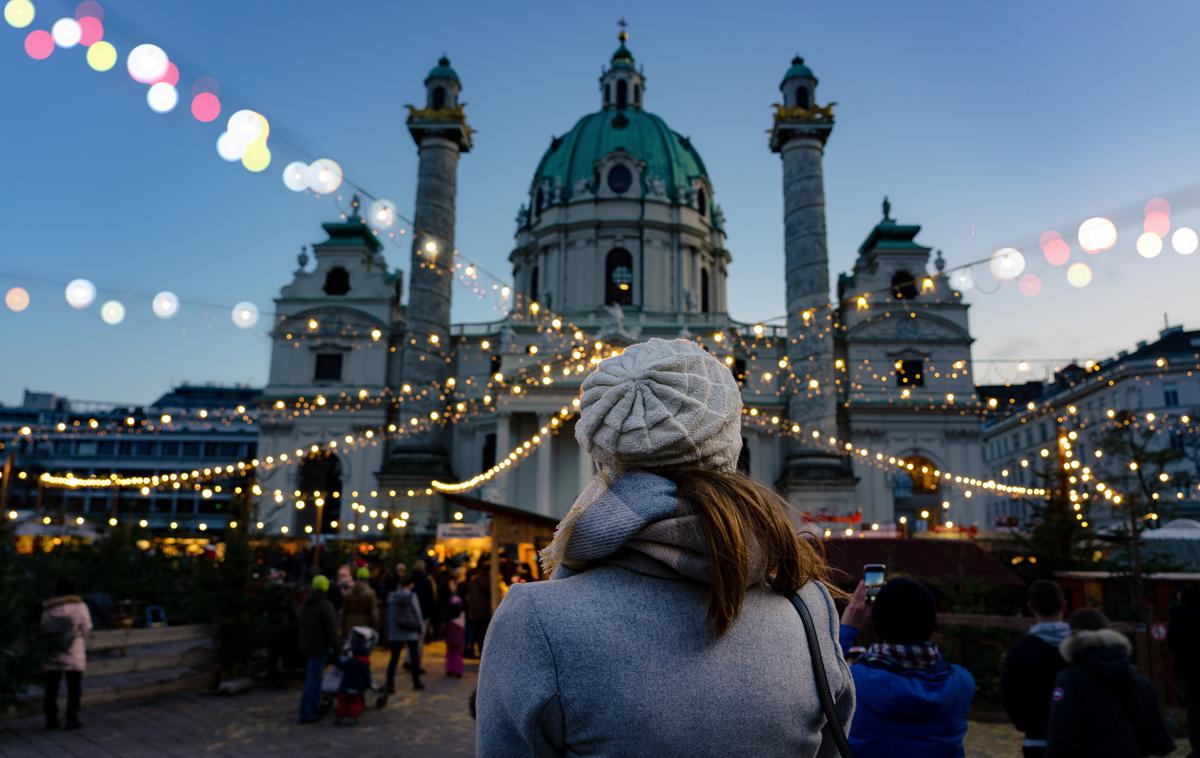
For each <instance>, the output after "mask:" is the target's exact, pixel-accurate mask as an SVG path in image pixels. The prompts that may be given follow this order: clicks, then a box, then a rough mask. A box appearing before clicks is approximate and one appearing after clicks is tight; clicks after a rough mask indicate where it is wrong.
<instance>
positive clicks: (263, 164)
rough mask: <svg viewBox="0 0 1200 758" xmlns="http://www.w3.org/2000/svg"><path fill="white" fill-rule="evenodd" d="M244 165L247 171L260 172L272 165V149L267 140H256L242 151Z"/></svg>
mask: <svg viewBox="0 0 1200 758" xmlns="http://www.w3.org/2000/svg"><path fill="white" fill-rule="evenodd" d="M242 165H243V166H245V167H246V170H247V171H253V172H254V173H256V174H257V173H258V172H259V171H264V170H266V168H267V166H270V165H271V149H270V148H269V147H267V143H266V142H255V143H254V144H252V145H250V146H249V147H247V148H246V152H244V153H242Z"/></svg>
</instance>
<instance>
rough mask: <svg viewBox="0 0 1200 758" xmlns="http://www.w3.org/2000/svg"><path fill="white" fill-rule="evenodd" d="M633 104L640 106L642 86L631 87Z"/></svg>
mask: <svg viewBox="0 0 1200 758" xmlns="http://www.w3.org/2000/svg"><path fill="white" fill-rule="evenodd" d="M633 104H634V105H641V104H642V86H641V85H640V84H635V85H633Z"/></svg>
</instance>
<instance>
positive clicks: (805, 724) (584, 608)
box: [476, 551, 854, 758]
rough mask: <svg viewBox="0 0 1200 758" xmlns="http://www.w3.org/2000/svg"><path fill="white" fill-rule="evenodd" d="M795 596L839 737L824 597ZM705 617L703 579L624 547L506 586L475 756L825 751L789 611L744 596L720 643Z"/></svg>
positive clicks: (761, 596)
mask: <svg viewBox="0 0 1200 758" xmlns="http://www.w3.org/2000/svg"><path fill="white" fill-rule="evenodd" d="M800 594H801V597H802V599H803V600H804V602H805V603H806V604H807V605H808V608H809V609H810V611H811V613H812V616H813V620H814V621H815V622H816V625H817V633H818V636H819V645H820V648H821V649H820V652H819V656H820V658H821V659H822V661H823V662H824V666H825V670H826V672H827V675H828V678H829V683H830V687H831V688H832V690H833V694H834V697H835V699H836V703H837V709H838V712H839V720H840V721H841V722H842V723H843V724H844V725H845V727H846V729H847V731H848V730H849V724H850V717H851V715H852V713H853V710H854V683H853V679H852V678H851V676H850V671H849V669H848V667H847V666H846V664H845V661H844V660H843V658H842V655H841V649H840V647H839V645H838V641H837V629H838V617H837V614H836V610H835V608H834V605H833V601H832V599H831V598H830V596H829V593H828V592H827V591H826V590H825V589H824V588H823V587H821V586H820V585H818V584H815V583H810V584H808V585H807V586H805V587H804V588H803V589H802V590H801V593H800ZM707 609H708V588H707V585H706V584H704V583H702V582H699V581H695V580H692V579H687V578H684V577H683V576H681V575H679V574H677V573H675V572H673V571H671V570H670V569H669V568H668V567H666V566H664V565H663V564H661V563H658V562H657V561H654V560H653V559H651V558H649V557H647V556H645V555H640V554H630V553H629V552H628V551H623V552H618V553H617V554H616V555H614V556H613V558H612V559H611V560H610V561H607V562H604V563H602V564H601V565H598V566H593V567H592V568H588V569H587V570H585V571H582V572H581V573H578V574H575V575H573V576H570V577H567V578H563V579H558V578H556V579H554V580H552V581H547V582H537V583H531V584H518V585H514V586H513V587H512V588H511V589H510V590H509V591H508V594H507V596H506V597H505V599H504V601H503V602H502V603H501V604H500V607H499V608H498V609H497V611H496V615H495V617H494V619H493V620H492V624H491V627H490V628H489V629H488V633H487V641H486V644H485V645H484V651H483V659H482V663H481V668H480V676H479V690H478V694H477V697H476V708H477V713H478V721H477V725H476V755H479V756H487V757H488V758H500V757H505V758H506V757H507V756H513V757H514V758H515V757H516V756H521V757H522V758H526V757H528V756H613V757H615V756H653V757H654V758H669V757H670V756H710V755H711V756H755V757H756V758H766V757H768V756H789V757H793V756H818V755H819V756H836V755H837V748H836V747H835V746H834V745H833V744H832V742H831V741H828V740H825V741H823V739H822V734H821V727H822V726H823V725H824V723H825V718H824V716H823V714H822V711H821V706H820V701H819V700H818V696H817V692H816V688H815V684H814V681H813V674H812V663H811V655H812V652H811V651H810V650H809V649H808V645H807V642H806V640H805V635H804V627H803V625H802V623H801V621H800V617H799V615H798V614H797V613H796V610H795V608H793V607H792V605H791V603H789V602H788V600H787V599H786V598H784V597H782V596H780V595H778V594H775V593H773V592H771V591H769V590H766V589H751V590H750V591H749V592H748V594H747V595H746V601H745V605H744V606H743V608H742V612H741V615H740V616H739V618H738V619H737V621H736V622H734V624H733V626H731V627H730V629H729V630H728V631H727V632H726V633H725V635H724V636H722V637H720V638H715V637H714V635H713V633H712V632H711V629H710V626H709V623H708V621H707V618H706V614H707Z"/></svg>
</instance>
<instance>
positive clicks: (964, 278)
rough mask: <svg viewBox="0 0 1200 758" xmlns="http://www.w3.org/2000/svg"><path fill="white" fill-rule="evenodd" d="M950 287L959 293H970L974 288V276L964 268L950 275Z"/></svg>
mask: <svg viewBox="0 0 1200 758" xmlns="http://www.w3.org/2000/svg"><path fill="white" fill-rule="evenodd" d="M950 286H951V287H953V288H954V289H956V290H958V291H959V292H970V291H971V290H972V289H973V288H974V287H975V275H974V274H972V273H971V269H969V268H964V269H959V270H958V271H955V272H954V273H952V274H950Z"/></svg>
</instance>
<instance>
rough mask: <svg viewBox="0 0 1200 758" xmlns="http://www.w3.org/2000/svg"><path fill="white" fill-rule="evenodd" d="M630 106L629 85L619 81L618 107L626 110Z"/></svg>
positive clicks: (621, 80) (622, 80)
mask: <svg viewBox="0 0 1200 758" xmlns="http://www.w3.org/2000/svg"><path fill="white" fill-rule="evenodd" d="M627 105H629V84H628V83H627V82H626V81H625V80H624V79H620V80H618V81H617V107H618V108H624V107H625V106H627Z"/></svg>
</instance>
